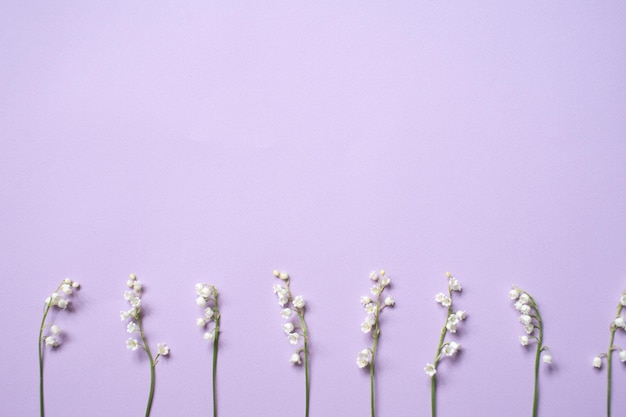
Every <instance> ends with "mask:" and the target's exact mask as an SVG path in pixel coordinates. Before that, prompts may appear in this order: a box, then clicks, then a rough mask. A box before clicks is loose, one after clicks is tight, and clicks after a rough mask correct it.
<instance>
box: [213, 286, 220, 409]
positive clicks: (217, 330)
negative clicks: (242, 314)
mask: <svg viewBox="0 0 626 417" xmlns="http://www.w3.org/2000/svg"><path fill="white" fill-rule="evenodd" d="M215 311H217V314H216V315H215V330H214V332H215V337H214V338H213V378H212V380H213V387H212V388H213V417H217V389H216V384H215V382H216V380H217V347H218V346H219V339H220V314H219V304H218V303H217V296H216V297H215Z"/></svg>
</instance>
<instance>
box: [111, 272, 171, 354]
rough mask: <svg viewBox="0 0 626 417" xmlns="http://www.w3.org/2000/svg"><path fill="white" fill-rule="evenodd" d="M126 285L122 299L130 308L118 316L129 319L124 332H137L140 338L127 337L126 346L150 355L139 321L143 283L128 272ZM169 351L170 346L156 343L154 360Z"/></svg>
mask: <svg viewBox="0 0 626 417" xmlns="http://www.w3.org/2000/svg"><path fill="white" fill-rule="evenodd" d="M126 285H127V287H128V288H129V289H128V290H126V291H124V299H125V300H126V301H128V304H129V305H130V308H129V309H128V310H122V311H121V312H120V318H121V319H122V321H126V320H129V321H128V323H127V325H126V332H127V333H129V334H131V335H133V334H136V333H139V337H140V339H141V340H138V339H137V338H136V337H133V336H131V337H129V338H128V339H127V340H126V348H128V349H129V350H133V351H135V350H137V349H138V348H142V349H144V350H145V351H146V352H147V353H148V355H150V356H151V354H150V350H149V348H148V346H147V342H146V337H145V334H144V332H143V326H142V323H141V291H142V289H143V284H142V283H141V281H139V280H138V279H137V277H136V276H135V274H130V278H129V279H128V281H126ZM169 353H170V348H169V347H168V346H167V345H166V344H165V343H159V344H157V355H156V357H155V358H154V360H155V362H156V360H157V359H158V358H159V357H160V356H167V355H169Z"/></svg>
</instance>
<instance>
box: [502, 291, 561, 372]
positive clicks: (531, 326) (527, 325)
mask: <svg viewBox="0 0 626 417" xmlns="http://www.w3.org/2000/svg"><path fill="white" fill-rule="evenodd" d="M509 298H510V299H511V300H513V301H515V304H514V307H515V309H516V310H517V311H518V312H519V313H520V316H519V321H520V323H522V326H524V332H525V333H526V334H524V335H522V336H520V337H519V342H520V344H521V345H522V346H528V345H529V344H530V343H531V342H532V341H535V342H537V344H538V348H539V349H540V351H541V352H544V354H543V356H542V361H543V362H544V363H547V364H551V363H552V355H551V354H550V350H549V349H548V347H547V346H543V322H542V320H541V315H540V314H539V309H538V307H537V304H536V303H535V300H534V299H533V298H532V297H531V296H530V294H528V293H527V292H526V291H524V290H521V289H519V288H517V287H513V288H512V289H511V290H510V291H509Z"/></svg>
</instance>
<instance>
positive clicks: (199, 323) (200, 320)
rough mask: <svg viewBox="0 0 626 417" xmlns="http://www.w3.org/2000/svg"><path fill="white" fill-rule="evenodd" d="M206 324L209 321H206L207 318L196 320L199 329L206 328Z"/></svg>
mask: <svg viewBox="0 0 626 417" xmlns="http://www.w3.org/2000/svg"><path fill="white" fill-rule="evenodd" d="M206 324H207V321H206V319H205V318H202V317H198V318H197V319H196V325H197V326H198V327H204V326H206Z"/></svg>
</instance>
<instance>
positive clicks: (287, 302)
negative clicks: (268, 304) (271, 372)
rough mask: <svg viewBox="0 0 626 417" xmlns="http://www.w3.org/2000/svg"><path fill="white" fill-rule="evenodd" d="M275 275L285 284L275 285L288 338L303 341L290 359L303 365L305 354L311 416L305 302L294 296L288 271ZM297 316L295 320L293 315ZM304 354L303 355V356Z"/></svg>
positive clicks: (305, 375)
mask: <svg viewBox="0 0 626 417" xmlns="http://www.w3.org/2000/svg"><path fill="white" fill-rule="evenodd" d="M274 276H275V277H276V278H278V279H280V280H281V281H282V282H284V283H285V285H284V286H283V285H279V284H275V285H274V294H276V296H277V297H278V304H279V305H280V306H281V307H283V309H282V310H281V312H280V315H281V316H282V317H283V318H284V319H285V320H288V321H287V322H286V323H284V324H283V330H284V331H285V333H286V334H287V340H289V343H291V344H292V345H298V344H299V343H300V341H302V347H299V348H298V349H297V350H296V351H295V352H294V353H293V354H292V355H291V358H290V359H289V362H290V363H291V364H293V365H302V356H304V389H305V416H306V417H308V416H309V394H310V380H309V333H308V328H307V325H306V322H305V321H304V312H305V302H304V298H302V296H301V295H297V296H295V297H294V296H293V295H292V293H291V288H290V278H289V274H287V273H286V272H278V271H274ZM294 313H295V316H296V317H297V319H295V320H293V319H292V317H293V316H294ZM301 355H302V356H301Z"/></svg>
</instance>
